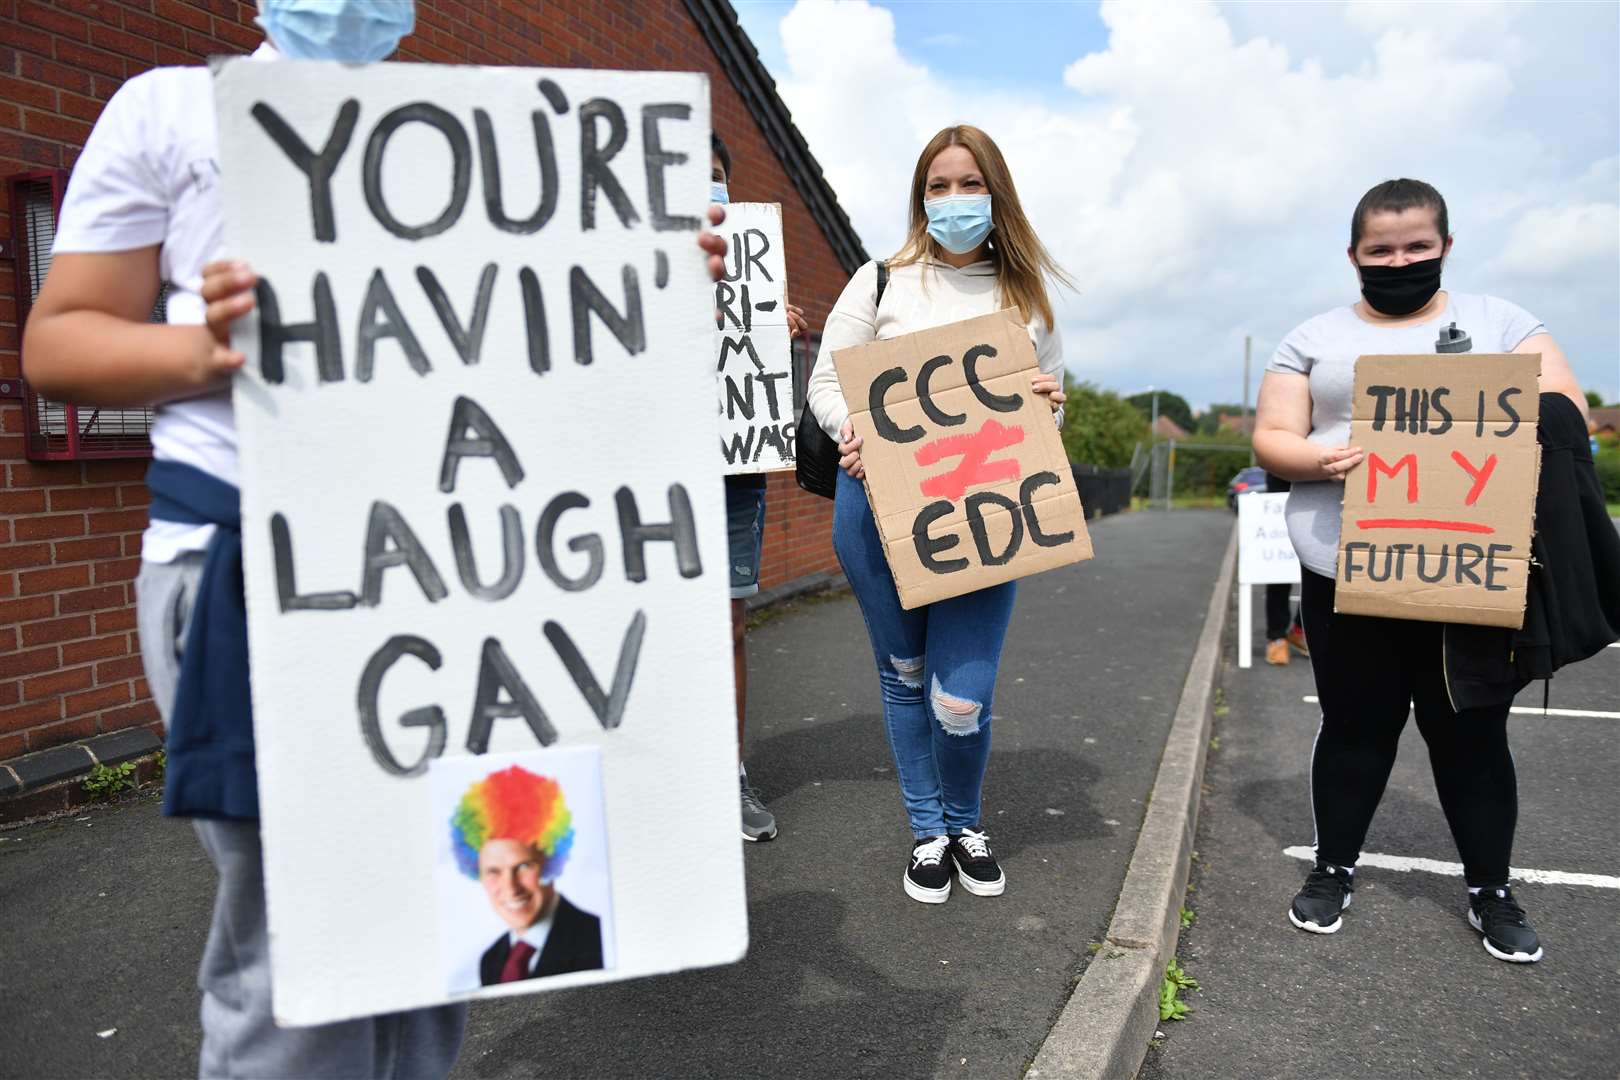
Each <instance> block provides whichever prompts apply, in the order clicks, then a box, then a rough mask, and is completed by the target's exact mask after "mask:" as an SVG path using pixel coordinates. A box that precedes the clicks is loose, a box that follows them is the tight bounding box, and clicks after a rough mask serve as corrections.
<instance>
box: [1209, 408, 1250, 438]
mask: <svg viewBox="0 0 1620 1080" xmlns="http://www.w3.org/2000/svg"><path fill="white" fill-rule="evenodd" d="M1242 415H1243V406H1242V405H1231V404H1225V403H1223V404H1219V405H1211V406H1210V407H1209V408H1207V409H1205V410H1204V411H1203V412H1201V413H1199V414H1198V434H1200V435H1214V434H1215V433H1216V432H1218V431H1220V430H1221V417H1223V416H1242Z"/></svg>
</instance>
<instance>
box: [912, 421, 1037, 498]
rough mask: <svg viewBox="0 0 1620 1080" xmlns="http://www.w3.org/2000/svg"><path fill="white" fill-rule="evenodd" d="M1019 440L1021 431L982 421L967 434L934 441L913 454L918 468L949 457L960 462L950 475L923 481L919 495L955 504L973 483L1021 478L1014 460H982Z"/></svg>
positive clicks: (1021, 473)
mask: <svg viewBox="0 0 1620 1080" xmlns="http://www.w3.org/2000/svg"><path fill="white" fill-rule="evenodd" d="M1023 441H1024V429H1023V428H1021V427H1004V426H1003V425H1001V424H998V423H996V422H995V421H994V420H986V421H985V422H984V426H983V427H981V428H979V430H978V431H975V432H973V433H971V434H967V435H947V436H945V437H944V438H941V439H935V440H934V441H933V442H931V443H929V444H928V445H927V446H924V447H922V448H920V449H919V450H918V451H917V464H918V465H921V466H924V467H926V466H929V465H933V464H934V463H936V462H938V461H943V460H944V459H945V458H951V457H960V458H961V459H962V460H961V462H960V463H959V464H958V465H957V466H956V468H954V469H952V470H951V471H950V472H943V473H940V474H939V475H938V476H930V477H929V478H928V479H926V480H924V481H923V482H922V485H921V491H922V493H923V494H924V495H927V496H929V497H930V498H943V499H950V500H951V501H952V502H955V501H956V500H957V499H960V498H961V497H962V494H963V493H964V492H966V491H967V489H968V488H970V487H972V486H973V485H975V484H994V483H999V482H1000V481H1003V480H1017V479H1018V478H1019V477H1020V476H1022V475H1023V472H1022V470H1021V469H1020V468H1019V465H1018V459H1017V458H1009V459H1007V460H1005V461H991V462H988V463H987V462H986V460H985V459H986V458H988V457H989V456H990V455H991V454H993V453H995V452H996V451H997V450H1005V449H1006V448H1007V447H1009V446H1017V445H1018V444H1019V443H1021V442H1023Z"/></svg>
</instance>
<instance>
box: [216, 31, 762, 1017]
mask: <svg viewBox="0 0 1620 1080" xmlns="http://www.w3.org/2000/svg"><path fill="white" fill-rule="evenodd" d="M215 91H216V107H217V113H218V123H219V131H220V149H221V165H222V173H223V176H222V188H223V197H224V207H225V216H226V230H225V236H226V250H227V252H228V253H229V254H230V255H231V256H233V257H240V258H245V259H248V260H250V261H251V262H252V263H253V265H254V267H255V269H256V270H257V271H258V273H259V274H260V276H261V280H262V282H263V286H262V287H261V292H260V308H261V312H263V311H264V310H265V308H266V307H267V305H266V300H267V298H268V296H269V294H270V293H273V294H274V301H275V305H276V307H277V308H279V312H280V316H279V321H280V323H281V324H282V326H283V327H284V328H285V332H286V334H287V335H288V336H289V338H290V339H291V340H288V341H287V342H286V343H285V344H284V346H283V347H282V348H281V349H280V357H279V360H280V363H279V368H280V370H279V371H277V370H276V368H277V366H278V365H277V363H276V359H277V357H276V356H275V353H276V351H277V350H276V349H275V348H274V347H273V346H274V340H273V338H265V339H264V341H265V344H266V346H267V347H266V348H264V349H263V350H261V332H260V331H261V323H263V324H265V325H266V326H268V325H269V324H270V322H271V319H270V317H269V316H268V314H263V315H256V316H255V317H253V318H251V319H246V320H243V321H242V322H241V323H239V324H238V327H237V330H236V334H235V336H234V339H233V340H234V343H235V344H236V346H237V347H238V348H240V349H241V350H242V351H243V352H245V353H246V355H247V357H248V360H247V367H246V370H245V371H244V372H243V373H242V374H241V375H240V376H239V377H238V379H237V382H236V387H235V403H236V420H237V426H238V431H239V436H240V445H241V467H242V477H241V479H242V530H243V533H242V535H243V549H244V557H245V559H246V581H247V598H248V620H249V641H250V649H251V657H252V668H253V704H254V728H255V737H256V741H257V747H258V770H259V783H260V802H261V809H262V833H263V838H264V852H265V875H266V884H267V889H268V903H269V917H270V934H271V960H272V967H273V972H274V982H273V985H274V988H275V1013H276V1017H277V1019H278V1021H281V1022H285V1023H293V1024H310V1023H322V1022H328V1021H333V1020H339V1019H343V1018H346V1017H352V1016H358V1015H364V1014H370V1013H379V1012H388V1011H393V1010H398V1009H406V1008H413V1007H417V1006H423V1005H429V1004H433V1003H435V1002H439V1001H443V1000H445V999H446V994H445V992H444V989H443V988H444V979H443V977H442V973H441V972H440V971H439V970H438V967H439V965H437V964H436V963H434V962H433V961H432V959H431V958H435V957H437V956H439V955H440V954H441V951H442V950H441V947H440V944H441V943H440V940H439V933H440V931H439V928H438V925H437V922H436V919H435V907H436V905H435V891H436V890H435V888H434V866H435V864H436V862H437V859H438V854H439V852H438V847H439V846H440V845H442V844H443V843H447V842H448V836H447V832H446V829H445V824H444V822H443V820H441V818H442V815H441V814H439V813H438V812H437V811H436V809H435V808H434V807H433V806H432V805H431V799H430V794H429V792H430V785H429V783H428V781H427V777H426V775H425V773H426V771H427V767H428V763H429V761H430V760H432V759H434V758H436V757H438V756H440V755H478V754H481V753H491V754H499V753H514V752H521V751H525V750H534V749H536V748H537V747H539V746H542V745H550V746H556V747H560V748H569V747H596V748H598V749H599V752H600V758H601V785H602V801H603V812H604V817H605V821H606V829H607V832H608V836H607V846H606V850H607V852H608V859H607V861H608V878H609V887H610V889H611V904H612V913H613V921H614V924H615V933H616V943H617V966H616V967H615V968H614V969H613V970H610V971H600V972H580V973H575V974H570V975H564V976H559V977H557V978H555V979H546V980H531V981H528V982H524V983H517V984H511V985H509V986H506V987H492V988H489V989H487V990H484V991H481V993H484V994H489V993H509V992H522V991H527V990H532V989H537V988H548V987H552V986H562V985H577V984H580V983H587V982H598V981H606V980H609V979H618V978H628V977H633V976H639V975H649V974H654V973H657V972H665V971H672V970H677V969H681V968H686V967H693V966H698V965H705V964H716V963H722V962H727V961H731V960H735V959H737V958H739V957H740V956H741V955H742V953H743V951H744V949H745V947H746V943H747V928H746V909H745V902H744V891H743V876H742V861H741V852H740V845H739V843H738V841H737V795H736V770H737V765H736V732H735V725H734V723H733V720H732V713H733V709H734V706H733V698H732V681H731V660H730V657H731V652H730V639H729V636H728V629H729V611H728V600H727V597H728V590H727V575H726V559H725V551H726V541H725V532H724V501H723V491H722V485H721V482H720V477H719V470H717V469H715V468H714V433H713V429H712V428H711V427H709V426H708V425H707V424H706V423H694V422H693V421H694V420H695V419H696V418H698V417H707V416H712V415H713V409H714V381H713V376H712V373H711V368H710V367H709V365H708V363H707V360H706V358H707V357H708V356H710V355H712V353H711V348H710V343H711V341H712V336H713V323H712V321H711V319H712V314H711V313H712V301H713V295H714V294H713V290H712V287H711V285H710V283H709V281H708V279H707V276H706V274H705V273H704V268H703V260H702V256H701V253H700V252H699V251H698V249H697V246H696V243H695V240H694V231H695V230H696V228H697V227H698V216H699V215H700V214H701V213H702V211H703V209H704V205H705V203H706V193H707V190H708V173H709V169H708V162H709V107H708V101H709V92H708V84H707V81H706V79H704V78H703V77H702V76H699V75H682V74H671V73H654V74H640V73H629V72H606V71H601V72H598V71H563V70H538V69H527V70H526V69H519V68H476V67H454V68H450V67H435V66H430V65H422V64H377V65H371V66H367V67H346V66H341V65H337V64H312V63H299V62H294V61H287V62H278V63H264V62H255V61H250V60H230V61H225V62H224V63H223V64H222V65H221V66H220V67H219V68H218V69H217V72H216V82H215ZM312 178H313V179H312ZM299 324H311V325H309V326H305V327H300V325H299ZM301 333H302V335H303V337H304V338H306V339H312V340H302V341H300V340H296V339H297V337H298V335H299V334H301ZM273 534H275V536H274V537H273ZM276 539H279V543H277V542H275V540H276ZM278 564H279V565H278ZM368 673H369V676H370V677H369V678H368V677H367V675H368ZM373 697H374V699H375V700H374V701H373V700H372V699H373ZM671 837H678V838H679V840H678V842H673V841H672V840H671ZM672 882H682V883H684V884H683V885H682V886H681V887H680V888H679V902H678V903H672V902H671V896H672V892H671V889H672V885H671V883H672Z"/></svg>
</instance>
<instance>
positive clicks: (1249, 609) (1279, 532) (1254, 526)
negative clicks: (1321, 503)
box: [1237, 491, 1299, 668]
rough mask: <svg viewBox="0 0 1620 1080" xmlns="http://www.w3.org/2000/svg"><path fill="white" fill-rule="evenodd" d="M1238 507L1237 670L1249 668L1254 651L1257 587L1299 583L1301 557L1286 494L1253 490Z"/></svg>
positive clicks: (1242, 498)
mask: <svg viewBox="0 0 1620 1080" xmlns="http://www.w3.org/2000/svg"><path fill="white" fill-rule="evenodd" d="M1237 506H1238V567H1237V570H1238V667H1245V668H1246V667H1248V666H1249V665H1250V662H1251V660H1252V654H1253V651H1254V593H1253V592H1252V591H1251V588H1250V587H1251V586H1254V585H1283V584H1297V583H1298V582H1299V556H1298V555H1297V554H1295V552H1294V542H1293V541H1292V540H1290V539H1289V538H1288V521H1287V519H1286V518H1285V517H1284V514H1285V513H1286V511H1287V509H1288V493H1287V492H1286V491H1276V492H1265V491H1250V492H1246V493H1245V494H1242V495H1239V496H1238V498H1237Z"/></svg>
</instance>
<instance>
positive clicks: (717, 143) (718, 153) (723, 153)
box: [709, 131, 731, 181]
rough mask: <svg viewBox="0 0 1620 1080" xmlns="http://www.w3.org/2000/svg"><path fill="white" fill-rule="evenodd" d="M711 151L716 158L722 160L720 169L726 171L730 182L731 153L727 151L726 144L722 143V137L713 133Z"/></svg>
mask: <svg viewBox="0 0 1620 1080" xmlns="http://www.w3.org/2000/svg"><path fill="white" fill-rule="evenodd" d="M709 149H710V150H713V151H714V156H715V157H717V158H719V159H720V167H721V168H722V169H724V170H726V179H727V180H728V181H729V180H730V179H731V151H730V150H727V149H726V144H725V143H724V142H722V141H721V139H720V136H718V135H716V134H715V133H714V132H712V131H711V132H710V133H709Z"/></svg>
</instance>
